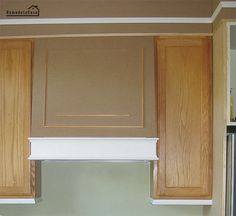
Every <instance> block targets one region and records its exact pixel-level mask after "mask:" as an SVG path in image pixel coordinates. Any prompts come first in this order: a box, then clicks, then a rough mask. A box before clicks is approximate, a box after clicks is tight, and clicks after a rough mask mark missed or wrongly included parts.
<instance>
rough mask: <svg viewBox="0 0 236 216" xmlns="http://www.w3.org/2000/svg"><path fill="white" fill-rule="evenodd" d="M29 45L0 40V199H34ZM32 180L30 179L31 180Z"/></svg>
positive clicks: (24, 42)
mask: <svg viewBox="0 0 236 216" xmlns="http://www.w3.org/2000/svg"><path fill="white" fill-rule="evenodd" d="M30 112H31V42H30V41H11V40H9V41H8V40H2V41H0V197H31V196H34V192H33V191H34V189H33V188H31V187H33V186H34V183H35V182H34V181H35V179H34V178H33V175H34V174H32V175H31V171H32V172H33V173H34V171H35V170H34V169H35V164H34V162H32V163H31V164H30V161H29V160H28V155H29V143H28V137H29V130H30ZM32 178H33V179H32Z"/></svg>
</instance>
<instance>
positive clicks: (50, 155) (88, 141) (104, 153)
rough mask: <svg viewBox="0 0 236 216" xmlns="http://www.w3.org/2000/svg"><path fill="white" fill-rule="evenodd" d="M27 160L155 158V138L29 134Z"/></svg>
mask: <svg viewBox="0 0 236 216" xmlns="http://www.w3.org/2000/svg"><path fill="white" fill-rule="evenodd" d="M29 140H30V145H31V154H30V156H29V159H30V160H82V161H91V160H96V161H150V160H158V157H157V156H156V145H157V140H158V138H145V137H140V138H139V137H137V138H123V137H122V138H117V137H104V138H102V137H92V138H91V137H68V138H67V137H33V138H29Z"/></svg>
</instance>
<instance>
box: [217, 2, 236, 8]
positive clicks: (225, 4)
mask: <svg viewBox="0 0 236 216" xmlns="http://www.w3.org/2000/svg"><path fill="white" fill-rule="evenodd" d="M220 4H221V5H222V8H236V2H235V1H222V2H220Z"/></svg>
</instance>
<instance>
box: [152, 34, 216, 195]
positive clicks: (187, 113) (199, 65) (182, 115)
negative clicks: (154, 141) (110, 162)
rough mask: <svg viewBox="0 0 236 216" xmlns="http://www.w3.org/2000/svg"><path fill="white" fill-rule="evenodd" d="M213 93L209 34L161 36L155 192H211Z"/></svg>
mask: <svg viewBox="0 0 236 216" xmlns="http://www.w3.org/2000/svg"><path fill="white" fill-rule="evenodd" d="M211 94H212V73H211V39H210V38H209V37H169V38H164V37H160V38H157V103H158V104H157V111H158V113H157V117H158V137H159V138H160V140H159V141H158V145H157V146H158V156H159V158H160V161H159V162H156V164H154V167H153V172H154V173H155V175H154V176H153V178H155V180H154V183H155V184H156V186H154V190H155V191H154V195H153V196H154V197H158V198H160V197H161V198H194V199H196V198H203V199H204V198H206V199H208V198H210V197H211V187H212V95H211Z"/></svg>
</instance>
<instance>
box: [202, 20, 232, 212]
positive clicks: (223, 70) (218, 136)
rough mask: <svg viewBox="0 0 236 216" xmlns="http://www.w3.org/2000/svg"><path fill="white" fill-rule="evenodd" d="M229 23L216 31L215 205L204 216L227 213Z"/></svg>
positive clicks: (214, 86)
mask: <svg viewBox="0 0 236 216" xmlns="http://www.w3.org/2000/svg"><path fill="white" fill-rule="evenodd" d="M227 49H228V35H227V22H225V21H224V22H221V23H220V24H219V25H217V26H216V27H215V28H214V33H213V145H214V147H213V194H212V195H213V197H212V198H213V205H212V206H211V207H204V211H203V215H204V216H225V215H226V211H225V197H226V136H227V131H226V130H227V55H228V54H227V52H228V50H227Z"/></svg>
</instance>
